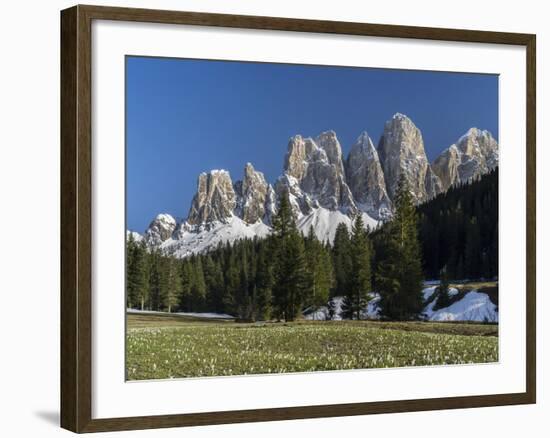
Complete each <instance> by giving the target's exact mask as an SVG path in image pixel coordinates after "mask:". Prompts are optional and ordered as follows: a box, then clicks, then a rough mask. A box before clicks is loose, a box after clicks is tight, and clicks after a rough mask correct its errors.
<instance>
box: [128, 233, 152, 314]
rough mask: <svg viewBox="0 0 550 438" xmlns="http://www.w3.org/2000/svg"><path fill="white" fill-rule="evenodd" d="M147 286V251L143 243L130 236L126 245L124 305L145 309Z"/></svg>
mask: <svg viewBox="0 0 550 438" xmlns="http://www.w3.org/2000/svg"><path fill="white" fill-rule="evenodd" d="M148 292H149V288H148V285H147V251H146V249H145V246H144V244H143V243H140V242H136V241H135V240H134V237H133V236H132V235H131V234H130V236H129V238H128V241H127V243H126V305H127V307H129V308H140V309H141V310H143V309H144V307H145V302H146V300H147V295H148Z"/></svg>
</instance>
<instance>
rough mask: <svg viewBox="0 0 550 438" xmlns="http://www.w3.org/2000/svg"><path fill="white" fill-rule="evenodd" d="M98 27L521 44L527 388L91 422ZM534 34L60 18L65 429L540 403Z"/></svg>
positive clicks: (285, 21) (122, 11)
mask: <svg viewBox="0 0 550 438" xmlns="http://www.w3.org/2000/svg"><path fill="white" fill-rule="evenodd" d="M93 20H115V21H129V22H147V23H166V24H185V25H195V26H216V27H227V28H245V29H260V30H281V31H293V32H315V33H324V34H346V35H356V36H376V37H389V38H412V39H425V40H438V41H454V42H472V43H491V44H504V45H519V46H524V47H525V48H526V59H527V64H526V66H525V68H526V77H527V89H526V93H525V99H526V103H527V104H526V108H527V114H526V120H527V126H526V134H527V137H526V144H527V193H526V200H527V201H526V202H527V211H526V213H525V214H526V220H527V222H526V223H527V236H526V242H527V246H526V255H527V266H526V270H527V275H526V277H527V284H526V292H527V296H526V310H527V318H526V334H527V337H526V355H527V356H526V365H527V368H526V378H527V379H526V391H525V392H522V393H510V394H498V395H482V396H461V397H447V398H431V399H417V400H405V401H383V402H366V403H347V404H336V405H322V406H302V407H288V408H273V409H252V410H240V411H224V412H206V413H195V414H177V415H159V416H139V417H126V418H101V419H94V418H92V288H91V281H92V276H91V264H92V255H91V247H92V232H91V230H92V212H91V209H92V184H91V180H92V156H91V130H92V124H91V117H92V91H91V70H92V52H91V41H92V35H91V29H92V22H93ZM535 57H536V37H535V35H530V34H519V33H502V32H486V31H474V30H457V29H439V28H427V27H410V26H395V25H381V24H364V23H350V22H332V21H318V20H302V19H289V18H274V17H257V16H238V15H225V14H209V13H196V12H176V11H162V10H144V9H129V8H111V7H99V6H75V7H72V8H70V9H66V10H64V11H62V12H61V426H62V427H63V428H66V429H68V430H71V431H74V432H78V433H81V432H99V431H115V430H128V429H148V428H162V427H177V426H196V425H213V424H223V423H241V422H257V421H274V420H289V419H304V418H318V417H329V416H330V417H336V416H350V415H365V414H380V413H396V412H411V411H426V410H438V409H457V408H472V407H483V406H501V405H516V404H529V403H535V401H536V332H535V331H536V312H535V311H536V288H535V286H536V285H535V278H536V275H535V274H536V272H535V270H536V267H535V266H536V243H535V236H536V235H535V226H536V224H535V218H536V200H535V198H536V191H535V184H536V157H535V137H536V125H535V123H536V121H535V111H536V98H535V91H536V79H535Z"/></svg>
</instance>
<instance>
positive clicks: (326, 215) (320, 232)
mask: <svg viewBox="0 0 550 438" xmlns="http://www.w3.org/2000/svg"><path fill="white" fill-rule="evenodd" d="M362 216H363V222H364V223H365V226H367V225H368V226H369V227H370V228H371V229H372V228H376V226H377V225H378V221H376V220H374V219H373V218H371V217H370V216H369V215H368V214H367V213H362ZM341 223H344V224H346V225H347V227H348V229H350V230H351V226H352V223H353V219H351V218H350V217H349V216H347V215H346V214H344V213H342V212H341V211H339V210H327V209H326V208H318V209H315V210H313V212H312V213H310V214H309V215H306V216H302V217H301V218H300V219H298V229H299V230H300V231H301V232H302V233H303V234H304V235H306V236H307V234H308V232H309V228H310V227H311V226H312V227H313V231H314V232H315V235H316V236H317V238H318V239H319V240H320V241H321V242H325V241H326V240H327V239H328V240H329V242H331V243H332V241H333V240H334V235H335V234H336V228H337V227H338V225H339V224H341Z"/></svg>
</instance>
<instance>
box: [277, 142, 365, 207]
mask: <svg viewBox="0 0 550 438" xmlns="http://www.w3.org/2000/svg"><path fill="white" fill-rule="evenodd" d="M283 170H284V175H283V176H282V177H281V178H279V179H278V180H277V184H276V187H275V189H276V192H277V194H278V195H279V196H280V195H281V193H282V192H283V191H288V192H289V195H290V197H291V205H292V206H293V208H294V209H295V213H296V214H297V215H300V214H301V215H305V214H309V213H310V212H311V211H312V209H314V208H320V207H322V208H327V209H329V210H337V209H342V210H345V211H349V212H353V211H356V207H355V203H354V201H353V196H352V194H351V191H350V189H349V187H348V186H347V183H346V181H345V171H344V162H343V158H342V147H341V145H340V142H339V141H338V138H337V136H336V133H335V132H334V131H325V132H323V133H321V134H319V135H318V136H317V137H315V139H313V138H311V137H307V138H304V137H302V136H300V135H297V136H294V137H292V138H291V139H290V141H289V144H288V150H287V154H286V157H285V162H284V167H283Z"/></svg>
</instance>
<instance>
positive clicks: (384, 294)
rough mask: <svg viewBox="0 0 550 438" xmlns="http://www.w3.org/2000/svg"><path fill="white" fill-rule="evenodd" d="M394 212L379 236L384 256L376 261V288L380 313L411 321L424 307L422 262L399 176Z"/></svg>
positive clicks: (410, 205) (407, 193)
mask: <svg viewBox="0 0 550 438" xmlns="http://www.w3.org/2000/svg"><path fill="white" fill-rule="evenodd" d="M394 203H395V215H394V218H393V220H392V221H391V222H389V223H388V224H387V226H385V227H384V231H383V233H382V235H381V239H382V242H383V245H384V246H385V250H384V254H385V256H384V259H383V260H381V261H380V262H379V264H378V269H377V281H376V284H377V288H378V290H379V292H380V310H381V314H382V316H384V317H386V318H389V319H395V320H410V319H414V318H417V317H418V316H419V315H420V312H421V311H422V307H423V296H422V280H423V275H422V264H421V252H420V244H419V241H418V231H417V226H418V224H417V214H416V209H415V206H414V204H413V200H412V196H411V193H410V191H409V187H408V184H407V181H406V179H405V177H404V176H403V175H401V176H400V179H399V183H398V187H397V192H396V196H395V201H394Z"/></svg>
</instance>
